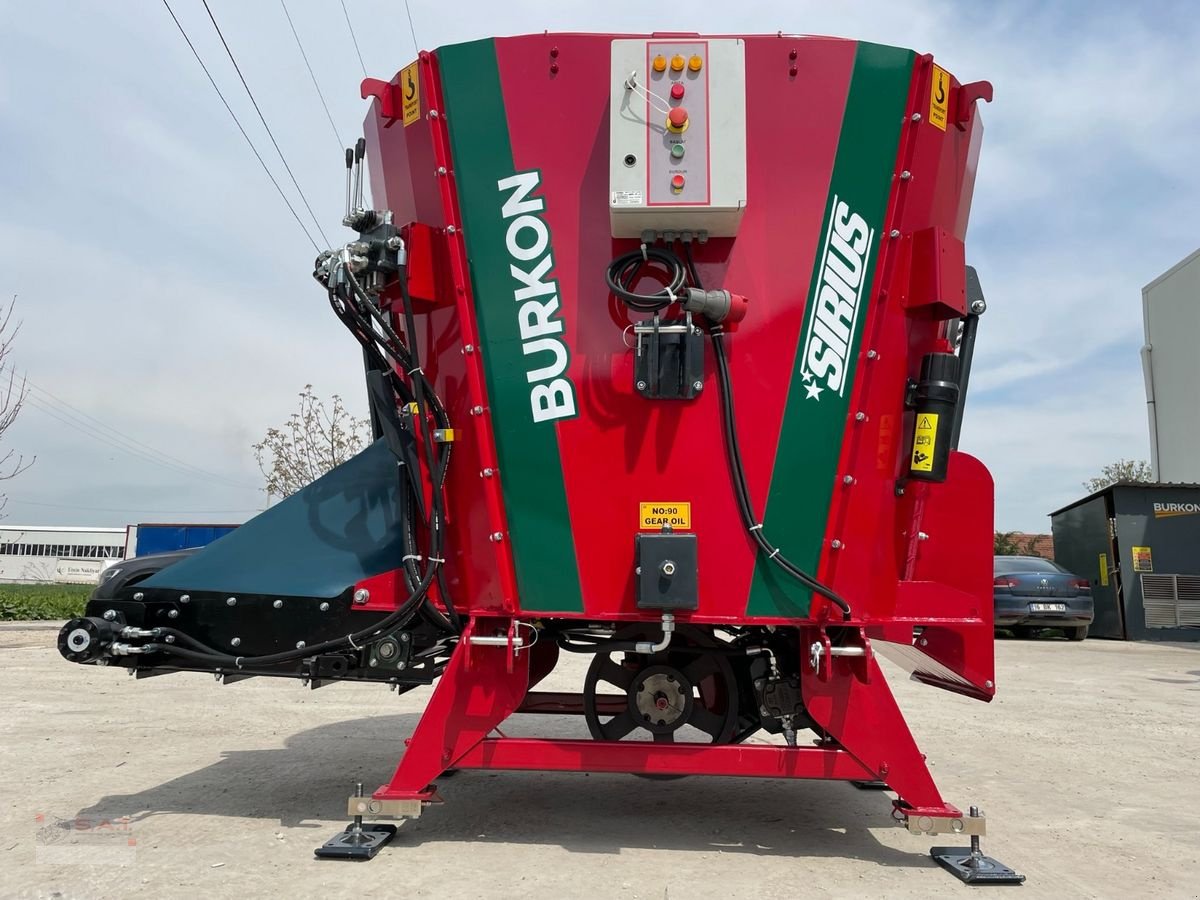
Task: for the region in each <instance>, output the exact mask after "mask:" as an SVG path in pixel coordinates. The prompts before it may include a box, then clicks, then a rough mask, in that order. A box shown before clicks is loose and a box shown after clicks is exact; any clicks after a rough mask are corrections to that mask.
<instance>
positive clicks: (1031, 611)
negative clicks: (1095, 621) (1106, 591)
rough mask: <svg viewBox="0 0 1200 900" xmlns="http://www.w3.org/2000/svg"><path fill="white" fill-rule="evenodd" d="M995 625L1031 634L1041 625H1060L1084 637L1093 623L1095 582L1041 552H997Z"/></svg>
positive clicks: (1075, 637) (1071, 636)
mask: <svg viewBox="0 0 1200 900" xmlns="http://www.w3.org/2000/svg"><path fill="white" fill-rule="evenodd" d="M992 574H993V575H994V576H995V577H994V580H993V581H992V585H993V587H992V591H993V594H994V597H995V604H996V627H997V628H1011V629H1012V631H1013V633H1014V634H1016V635H1017V637H1030V636H1032V635H1033V633H1034V632H1035V631H1037V630H1038V629H1039V628H1061V629H1062V630H1063V631H1065V632H1066V634H1067V638H1068V639H1069V640H1072V641H1082V640H1083V639H1084V638H1085V637H1087V633H1088V626H1089V625H1091V624H1092V617H1093V616H1094V614H1095V613H1094V609H1093V607H1092V586H1091V584H1089V583H1088V580H1087V579H1086V578H1080V577H1079V576H1078V575H1074V574H1072V573H1071V572H1068V571H1067V570H1066V569H1064V568H1063V567H1062V566H1060V565H1058V564H1057V563H1054V562H1051V561H1050V560H1048V559H1042V557H1040V556H997V557H996V558H995V562H994V564H993V566H992Z"/></svg>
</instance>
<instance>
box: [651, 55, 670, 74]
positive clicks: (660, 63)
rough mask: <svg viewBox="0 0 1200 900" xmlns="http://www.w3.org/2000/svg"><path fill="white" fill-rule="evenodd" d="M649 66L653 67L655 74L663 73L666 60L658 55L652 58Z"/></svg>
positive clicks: (665, 69)
mask: <svg viewBox="0 0 1200 900" xmlns="http://www.w3.org/2000/svg"><path fill="white" fill-rule="evenodd" d="M651 65H652V66H653V67H654V71H655V72H665V71H667V58H666V57H665V56H663V55H662V54H661V53H660V54H658V56H656V57H654V62H652V63H651Z"/></svg>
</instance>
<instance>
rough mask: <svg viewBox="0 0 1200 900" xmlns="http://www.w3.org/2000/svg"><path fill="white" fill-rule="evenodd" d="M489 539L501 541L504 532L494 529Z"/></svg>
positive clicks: (496, 541) (495, 541)
mask: <svg viewBox="0 0 1200 900" xmlns="http://www.w3.org/2000/svg"><path fill="white" fill-rule="evenodd" d="M489 540H491V541H493V542H494V543H499V542H500V541H502V540H504V532H502V531H493V532H492V534H491V537H490V538H489Z"/></svg>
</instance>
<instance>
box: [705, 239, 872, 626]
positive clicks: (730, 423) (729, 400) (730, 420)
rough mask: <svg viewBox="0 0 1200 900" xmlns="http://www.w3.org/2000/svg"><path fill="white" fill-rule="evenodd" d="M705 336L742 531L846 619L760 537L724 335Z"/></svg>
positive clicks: (834, 597) (824, 590)
mask: <svg viewBox="0 0 1200 900" xmlns="http://www.w3.org/2000/svg"><path fill="white" fill-rule="evenodd" d="M683 249H684V255H685V257H686V259H687V271H688V275H689V277H690V278H691V281H692V285H693V286H695V287H697V288H700V289H701V290H703V289H704V286H703V284H701V282H700V275H699V273H698V272H697V271H696V263H695V260H694V259H693V258H692V246H691V244H690V243H686V242H685V243H684V245H683ZM709 337H710V339H711V341H712V347H713V357H714V358H715V359H716V361H717V383H718V384H719V386H720V391H721V418H722V420H723V422H724V425H725V429H724V430H725V453H726V456H727V457H728V458H729V469H730V472H731V474H732V475H733V489H734V494H735V495H736V496H737V501H738V510H739V511H740V512H741V515H742V523H743V524H744V525H745V526H746V530H747V531H748V532H749V534H750V536H751V537H752V538H754V542H755V543H756V544H758V547H759V549H760V550H762V552H763V553H765V554H766V555H767V559H769V560H770V561H771V562H773V563H774V564H775V565H777V566H779V568H781V569H783V571H785V572H786V573H787V574H788V575H790V576H791V577H792V578H794V579H796V580H797V581H799V582H800V583H801V584H802V585H804V586H805V587H806V588H808V589H809V590H811V591H813V592H814V593H816V594H820V595H821V596H822V597H825V598H826V599H828V600H829V601H830V602H832V603H833V604H835V605H836V606H837V607H838V608H839V609H841V611H842V618H843V619H845V620H849V619H850V604H849V603H848V602H846V600H845V599H844V598H842V597H841V596H840V595H839V594H837V593H836V592H835V591H834V590H833V589H832V588H830V587H827V586H826V585H824V584H822V583H821V582H819V581H817V579H815V578H813V577H812V576H811V575H809V574H808V573H807V572H805V571H803V570H802V569H800V568H799V567H798V566H797V565H795V564H794V563H793V562H791V561H790V560H789V559H788V558H787V557H786V556H784V555H783V554H782V553H781V552H780V551H779V548H778V547H776V546H774V545H773V544H771V542H770V541H768V540H767V538H766V535H764V534H763V526H762V523H761V522H759V521H757V519H756V517H755V515H754V504H753V502H751V499H750V486H749V484H747V482H746V467H745V464H744V463H743V461H742V449H741V445H740V444H739V442H738V436H737V416H736V415H735V412H734V407H733V384H732V379H731V378H730V377H729V362H728V360H726V358H725V332H724V330H723V329H722V327H721V326H720V325H719V324H714V325H712V326H711V327H710V329H709Z"/></svg>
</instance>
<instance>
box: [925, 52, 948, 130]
mask: <svg viewBox="0 0 1200 900" xmlns="http://www.w3.org/2000/svg"><path fill="white" fill-rule="evenodd" d="M949 99H950V76H949V75H947V74H946V70H945V69H943V68H942V67H941V66H934V67H933V78H932V79H931V80H930V82H929V123H930V124H931V125H936V126H937V127H938V128H940V129H942V131H945V130H946V111H947V107H948V106H949Z"/></svg>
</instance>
